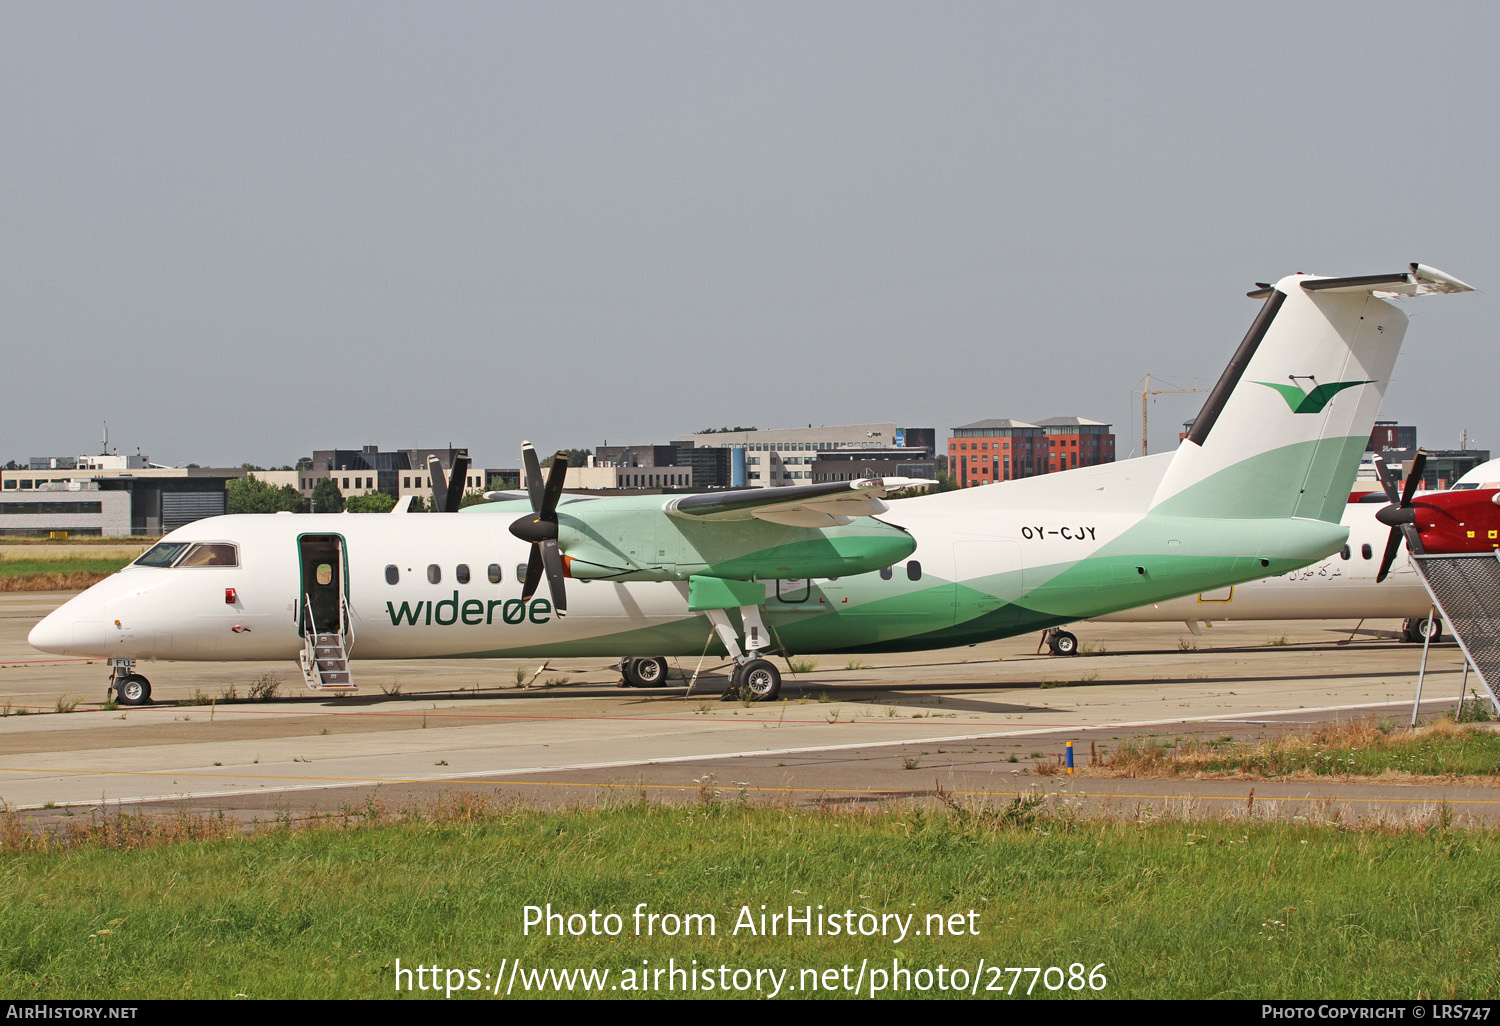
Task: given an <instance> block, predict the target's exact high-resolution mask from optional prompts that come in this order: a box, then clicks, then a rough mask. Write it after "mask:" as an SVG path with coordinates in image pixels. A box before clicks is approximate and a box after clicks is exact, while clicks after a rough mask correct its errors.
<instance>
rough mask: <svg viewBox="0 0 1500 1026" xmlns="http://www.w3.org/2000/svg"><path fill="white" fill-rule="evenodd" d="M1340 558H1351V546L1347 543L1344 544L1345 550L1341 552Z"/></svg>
mask: <svg viewBox="0 0 1500 1026" xmlns="http://www.w3.org/2000/svg"><path fill="white" fill-rule="evenodd" d="M1339 558H1340V559H1348V558H1349V546H1347V545H1345V546H1344V551H1343V552H1340V553H1339Z"/></svg>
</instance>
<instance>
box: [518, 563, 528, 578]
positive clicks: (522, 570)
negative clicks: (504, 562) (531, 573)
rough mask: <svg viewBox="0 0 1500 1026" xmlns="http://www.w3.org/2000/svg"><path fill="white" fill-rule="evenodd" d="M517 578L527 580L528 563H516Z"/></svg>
mask: <svg viewBox="0 0 1500 1026" xmlns="http://www.w3.org/2000/svg"><path fill="white" fill-rule="evenodd" d="M516 580H518V581H524V580H526V564H525V563H517V564H516Z"/></svg>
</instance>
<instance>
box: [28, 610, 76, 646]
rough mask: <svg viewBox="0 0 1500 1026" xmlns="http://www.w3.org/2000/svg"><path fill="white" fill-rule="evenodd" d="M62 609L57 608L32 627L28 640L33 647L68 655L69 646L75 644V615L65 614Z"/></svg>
mask: <svg viewBox="0 0 1500 1026" xmlns="http://www.w3.org/2000/svg"><path fill="white" fill-rule="evenodd" d="M65 609H67V606H66V605H65V606H63V607H62V609H55V610H53V611H52V612H50V613H48V614H47V615H46V616H44V617H42V621H41V622H40V623H38V624H37V625H36V626H35V627H33V628H31V633H30V634H28V635H26V641H27V643H28V644H30V645H31V647H32V648H35V649H38V650H39V651H42V652H52V653H54V654H57V655H66V654H67V653H68V649H69V647H70V646H71V645H72V644H73V617H72V615H67V616H64V615H63V610H65Z"/></svg>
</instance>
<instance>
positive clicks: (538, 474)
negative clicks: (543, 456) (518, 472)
mask: <svg viewBox="0 0 1500 1026" xmlns="http://www.w3.org/2000/svg"><path fill="white" fill-rule="evenodd" d="M521 466H523V467H525V468H526V494H527V495H528V496H530V497H531V508H532V510H534V511H536V512H540V511H541V508H542V492H543V489H544V486H543V484H542V464H541V461H539V460H538V459H537V458H536V449H535V448H534V447H533V446H532V444H531V443H530V442H522V443H521Z"/></svg>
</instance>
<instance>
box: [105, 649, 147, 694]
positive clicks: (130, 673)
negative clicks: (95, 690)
mask: <svg viewBox="0 0 1500 1026" xmlns="http://www.w3.org/2000/svg"><path fill="white" fill-rule="evenodd" d="M104 697H105V700H106V701H108V700H109V699H110V698H113V699H114V700H115V701H116V702H118V703H119V704H120V705H149V704H150V703H151V682H150V681H149V680H147V679H146V678H145V677H142V676H141V675H140V674H138V673H136V672H135V660H134V659H111V660H110V661H109V687H108V688H107V689H106V690H105V692H104Z"/></svg>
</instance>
